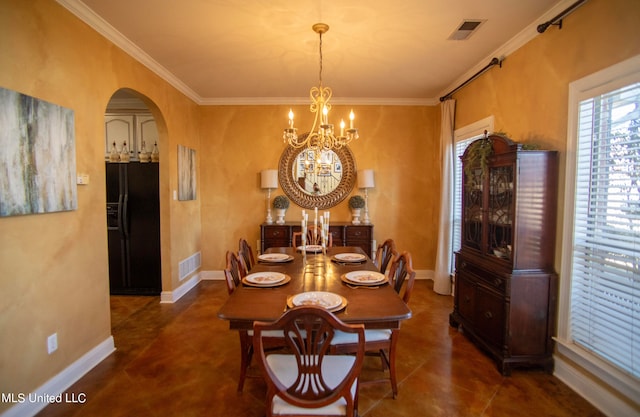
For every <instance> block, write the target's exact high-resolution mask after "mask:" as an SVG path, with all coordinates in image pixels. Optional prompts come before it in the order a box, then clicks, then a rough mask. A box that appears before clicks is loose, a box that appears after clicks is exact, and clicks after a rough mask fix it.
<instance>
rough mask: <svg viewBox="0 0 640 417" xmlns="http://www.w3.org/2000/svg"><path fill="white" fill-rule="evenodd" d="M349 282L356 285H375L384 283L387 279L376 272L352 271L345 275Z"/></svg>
mask: <svg viewBox="0 0 640 417" xmlns="http://www.w3.org/2000/svg"><path fill="white" fill-rule="evenodd" d="M344 276H345V278H347V280H349V281H351V282H353V283H355V284H363V285H374V284H380V283H382V282H384V280H385V279H387V277H385V276H384V274H381V273H380V272H376V271H352V272H347V273H346V274H344Z"/></svg>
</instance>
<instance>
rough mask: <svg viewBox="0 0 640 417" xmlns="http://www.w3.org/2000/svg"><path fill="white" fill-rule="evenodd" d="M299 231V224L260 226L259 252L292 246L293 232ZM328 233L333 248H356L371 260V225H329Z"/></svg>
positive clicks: (338, 223)
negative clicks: (359, 248) (360, 249)
mask: <svg viewBox="0 0 640 417" xmlns="http://www.w3.org/2000/svg"><path fill="white" fill-rule="evenodd" d="M299 231H300V224H299V223H285V224H275V223H274V224H266V223H263V224H262V225H260V246H261V247H260V250H261V252H263V253H264V251H265V250H267V249H269V248H272V247H278V246H292V245H291V240H292V237H293V233H294V232H299ZM329 233H331V236H332V239H333V246H358V247H361V248H362V250H364V251H365V253H366V254H367V255H369V257H370V258H371V259H373V251H374V249H373V225H372V224H358V225H355V224H351V223H347V222H335V223H330V224H329Z"/></svg>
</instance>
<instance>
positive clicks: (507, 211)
mask: <svg viewBox="0 0 640 417" xmlns="http://www.w3.org/2000/svg"><path fill="white" fill-rule="evenodd" d="M487 212H488V213H487V214H488V230H487V232H488V241H487V243H488V250H489V254H490V255H494V256H497V257H499V258H504V259H510V258H511V249H512V243H513V242H512V240H513V238H512V233H511V232H512V222H513V166H512V165H507V166H498V167H492V168H490V169H489V202H488V207H487Z"/></svg>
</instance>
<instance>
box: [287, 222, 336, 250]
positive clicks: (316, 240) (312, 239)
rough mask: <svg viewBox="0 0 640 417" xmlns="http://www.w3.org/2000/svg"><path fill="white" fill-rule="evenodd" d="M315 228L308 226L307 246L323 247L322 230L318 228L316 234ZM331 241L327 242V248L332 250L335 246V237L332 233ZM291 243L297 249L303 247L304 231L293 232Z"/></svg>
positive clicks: (329, 237)
mask: <svg viewBox="0 0 640 417" xmlns="http://www.w3.org/2000/svg"><path fill="white" fill-rule="evenodd" d="M313 229H314V226H307V245H321V244H322V234H321V233H322V229H320V226H318V227H317V228H316V233H315V235H314V233H313ZM328 239H329V241H328V242H327V247H328V248H330V247H332V246H333V236H332V235H331V232H329V236H328ZM291 243H292V245H293V247H294V248H297V247H299V246H301V245H302V231H300V232H293V234H292V235H291Z"/></svg>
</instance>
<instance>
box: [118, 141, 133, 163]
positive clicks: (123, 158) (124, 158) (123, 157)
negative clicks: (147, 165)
mask: <svg viewBox="0 0 640 417" xmlns="http://www.w3.org/2000/svg"><path fill="white" fill-rule="evenodd" d="M130 159H131V156H130V155H129V147H128V146H127V142H123V143H122V150H121V151H120V162H129V160H130Z"/></svg>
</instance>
